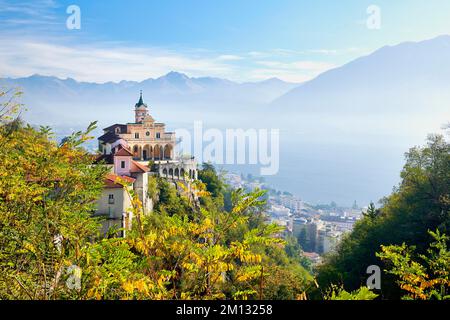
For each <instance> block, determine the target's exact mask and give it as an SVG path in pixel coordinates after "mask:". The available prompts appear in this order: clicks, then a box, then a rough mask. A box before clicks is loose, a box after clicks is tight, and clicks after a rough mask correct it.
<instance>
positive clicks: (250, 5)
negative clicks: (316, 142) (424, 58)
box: [0, 0, 450, 82]
mask: <svg viewBox="0 0 450 320" xmlns="http://www.w3.org/2000/svg"><path fill="white" fill-rule="evenodd" d="M72 4H74V5H77V6H79V8H80V10H81V29H80V30H69V29H67V27H66V19H67V18H68V16H69V15H68V14H67V13H66V9H67V7H68V6H69V5H72ZM370 5H376V6H378V7H379V8H380V10H381V29H378V30H371V29H369V28H367V25H366V20H367V19H368V17H369V15H368V13H367V8H368V7H369V6H370ZM442 34H450V1H448V0H434V1H423V0H397V1H392V0H389V1H388V0H370V1H365V0H343V1H331V0H329V1H325V0H316V1H301V0H276V1H275V0H266V1H263V0H259V1H257V0H244V1H243V0H239V1H238V0H227V1H224V0H215V1H210V0H183V1H182V0H164V1H163V0H159V1H158V0H152V1H148V0H133V1H132V0H129V1H123V0H109V1H88V0H85V1H75V0H71V1H53V0H36V1H11V0H0V41H1V46H0V76H1V77H4V76H11V77H19V76H27V75H31V74H34V73H40V74H44V75H55V76H58V77H61V78H66V77H72V78H75V79H78V80H84V81H96V82H105V81H120V80H143V79H146V78H149V77H158V76H161V75H163V74H165V73H167V72H169V71H171V70H175V71H179V72H184V73H187V74H188V75H190V76H216V77H224V78H229V79H231V80H235V81H240V82H242V81H258V80H264V79H267V78H271V77H278V78H281V79H284V80H287V81H293V82H302V81H306V80H309V79H311V78H313V77H315V76H317V75H318V74H320V73H321V72H324V71H326V70H328V69H330V68H334V67H337V66H340V65H342V64H344V63H346V62H348V61H351V60H352V59H355V58H357V57H359V56H361V55H366V54H368V53H370V52H372V51H374V50H376V49H378V48H380V47H382V46H385V45H395V44H398V43H400V42H404V41H420V40H425V39H429V38H433V37H436V36H438V35H442Z"/></svg>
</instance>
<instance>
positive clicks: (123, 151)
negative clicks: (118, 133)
mask: <svg viewBox="0 0 450 320" xmlns="http://www.w3.org/2000/svg"><path fill="white" fill-rule="evenodd" d="M114 155H115V156H127V157H128V156H129V157H132V156H133V153H132V152H131V151H130V150H128V149H127V148H124V147H122V148H121V149H120V150H119V151H117V152H116V153H115V154H114Z"/></svg>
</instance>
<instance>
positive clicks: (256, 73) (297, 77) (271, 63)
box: [252, 60, 336, 82]
mask: <svg viewBox="0 0 450 320" xmlns="http://www.w3.org/2000/svg"><path fill="white" fill-rule="evenodd" d="M256 64H258V65H261V66H263V68H256V69H255V70H253V71H252V77H253V78H254V79H255V80H260V79H267V77H269V76H270V75H271V76H272V77H277V78H280V79H283V80H285V81H290V82H305V81H308V80H311V79H313V78H315V77H316V76H318V75H319V74H320V73H322V72H325V71H327V70H330V69H333V68H335V67H336V65H334V64H331V63H328V62H322V61H306V60H305V61H302V60H301V61H290V62H282V61H276V60H259V61H256Z"/></svg>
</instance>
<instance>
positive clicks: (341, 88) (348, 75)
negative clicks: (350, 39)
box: [271, 36, 450, 114]
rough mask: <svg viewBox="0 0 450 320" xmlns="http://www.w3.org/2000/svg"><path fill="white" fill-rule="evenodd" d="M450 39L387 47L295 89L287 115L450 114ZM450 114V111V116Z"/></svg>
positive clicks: (281, 104) (285, 99)
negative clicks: (433, 112)
mask: <svg viewBox="0 0 450 320" xmlns="http://www.w3.org/2000/svg"><path fill="white" fill-rule="evenodd" d="M449 93H450V36H440V37H437V38H434V39H431V40H425V41H421V42H405V43H401V44H399V45H396V46H386V47H383V48H381V49H379V50H377V51H375V52H373V53H372V54H370V55H368V56H364V57H360V58H358V59H356V60H353V61H351V62H349V63H347V64H345V65H343V66H341V67H339V68H336V69H333V70H329V71H327V72H325V73H323V74H321V75H319V76H318V77H317V78H315V79H313V80H311V81H309V82H306V83H304V84H303V85H301V86H299V87H297V88H294V89H292V90H290V91H289V92H288V93H286V94H284V95H282V96H281V97H279V98H277V99H275V100H274V101H273V102H272V103H271V106H272V107H274V108H276V109H277V110H280V109H282V110H283V111H286V112H301V113H302V112H306V113H316V112H317V113H322V112H325V113H329V112H337V111H339V112H341V113H368V114H372V113H379V112H382V113H387V114H389V113H392V112H394V113H404V112H425V111H426V112H429V111H437V112H441V111H445V110H447V111H448V110H450V107H449V106H450V94H449ZM449 113H450V112H449Z"/></svg>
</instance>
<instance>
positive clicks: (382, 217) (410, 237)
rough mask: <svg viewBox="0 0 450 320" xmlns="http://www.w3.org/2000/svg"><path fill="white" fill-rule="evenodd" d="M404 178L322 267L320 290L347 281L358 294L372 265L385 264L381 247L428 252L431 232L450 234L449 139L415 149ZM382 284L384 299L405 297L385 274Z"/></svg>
mask: <svg viewBox="0 0 450 320" xmlns="http://www.w3.org/2000/svg"><path fill="white" fill-rule="evenodd" d="M401 178H402V181H401V182H400V184H399V186H398V187H397V188H396V189H395V190H394V191H393V193H392V194H391V195H390V196H388V197H386V198H385V199H383V200H382V202H381V205H382V206H381V207H380V208H379V209H377V210H376V211H375V212H376V214H371V215H370V216H366V217H364V218H363V219H361V220H360V221H358V222H357V223H355V226H354V228H353V231H352V232H351V233H350V234H348V235H346V236H345V237H344V238H343V240H342V241H341V243H340V245H339V246H338V248H337V252H336V253H335V254H331V255H329V256H328V257H327V258H326V260H325V263H324V264H323V265H322V266H320V268H319V270H318V271H319V273H318V276H317V280H318V282H319V284H320V287H322V288H324V287H327V286H330V285H331V284H332V283H343V284H344V287H345V289H346V290H356V289H357V288H359V287H360V286H361V285H362V284H364V283H365V281H366V279H367V274H366V269H367V267H368V266H370V265H380V266H382V265H383V262H382V261H381V260H380V259H379V258H378V257H377V256H376V253H377V252H378V251H379V250H380V246H381V245H401V244H402V243H405V244H406V245H409V246H415V247H416V250H417V252H418V253H419V254H424V253H425V252H426V250H427V248H428V246H429V244H430V243H431V242H432V241H433V239H432V237H431V236H430V235H429V233H428V230H436V229H438V230H440V232H441V233H446V234H448V233H449V231H450V230H449V224H450V212H449V208H450V201H449V199H450V195H449V188H450V184H449V183H448V181H450V146H449V144H448V143H447V142H446V141H445V140H444V138H443V137H442V136H438V135H432V136H430V137H429V139H428V143H427V145H426V146H424V147H414V148H411V149H410V151H409V152H408V153H407V154H406V164H405V166H404V168H403V170H402V172H401ZM382 284H383V285H382V294H383V297H384V298H391V299H398V298H400V297H401V290H400V288H399V286H398V285H397V284H396V282H395V278H394V277H393V275H391V274H383V278H382Z"/></svg>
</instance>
